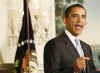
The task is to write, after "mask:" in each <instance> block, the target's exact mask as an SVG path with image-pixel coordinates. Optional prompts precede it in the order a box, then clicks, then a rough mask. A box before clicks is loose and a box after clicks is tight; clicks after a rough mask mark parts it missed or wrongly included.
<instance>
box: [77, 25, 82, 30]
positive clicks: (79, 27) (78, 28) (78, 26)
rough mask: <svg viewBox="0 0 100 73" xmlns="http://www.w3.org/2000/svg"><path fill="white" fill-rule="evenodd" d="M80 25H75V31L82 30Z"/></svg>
mask: <svg viewBox="0 0 100 73" xmlns="http://www.w3.org/2000/svg"><path fill="white" fill-rule="evenodd" d="M82 27H83V26H82V25H75V29H77V30H81V29H82Z"/></svg>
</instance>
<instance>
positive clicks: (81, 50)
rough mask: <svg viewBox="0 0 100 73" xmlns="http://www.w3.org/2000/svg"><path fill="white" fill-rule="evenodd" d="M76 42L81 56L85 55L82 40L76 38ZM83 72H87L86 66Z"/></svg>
mask: <svg viewBox="0 0 100 73" xmlns="http://www.w3.org/2000/svg"><path fill="white" fill-rule="evenodd" d="M75 42H76V50H77V52H78V54H79V56H80V57H84V52H83V49H82V47H81V44H80V40H79V39H75ZM82 73H86V67H85V68H84V69H83V70H82Z"/></svg>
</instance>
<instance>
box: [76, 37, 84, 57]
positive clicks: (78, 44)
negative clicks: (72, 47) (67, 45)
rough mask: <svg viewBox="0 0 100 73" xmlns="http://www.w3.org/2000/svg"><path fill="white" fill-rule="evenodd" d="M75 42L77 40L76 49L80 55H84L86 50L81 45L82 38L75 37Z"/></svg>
mask: <svg viewBox="0 0 100 73" xmlns="http://www.w3.org/2000/svg"><path fill="white" fill-rule="evenodd" d="M75 42H76V50H77V52H78V54H79V55H80V57H84V52H83V49H82V47H81V44H80V40H79V39H75Z"/></svg>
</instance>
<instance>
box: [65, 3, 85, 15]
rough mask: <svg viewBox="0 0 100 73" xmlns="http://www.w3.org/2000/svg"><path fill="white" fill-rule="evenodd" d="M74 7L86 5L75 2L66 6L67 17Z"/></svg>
mask: <svg viewBox="0 0 100 73" xmlns="http://www.w3.org/2000/svg"><path fill="white" fill-rule="evenodd" d="M74 7H80V8H83V9H85V8H84V6H83V5H81V4H73V5H71V6H69V7H68V8H66V10H65V14H64V16H65V17H68V16H69V14H70V12H71V9H72V8H74ZM85 10H86V9H85Z"/></svg>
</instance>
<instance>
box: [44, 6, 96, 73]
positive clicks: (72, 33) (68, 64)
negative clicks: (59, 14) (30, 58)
mask: <svg viewBox="0 0 100 73" xmlns="http://www.w3.org/2000/svg"><path fill="white" fill-rule="evenodd" d="M64 24H66V30H65V32H64V33H62V34H61V35H60V36H59V37H56V38H54V39H52V40H50V41H49V42H48V43H47V44H46V46H45V48H44V72H45V73H93V72H95V66H94V63H93V58H92V52H91V48H90V46H89V45H88V44H86V43H85V42H83V41H81V40H79V39H78V38H77V36H78V35H79V34H80V33H81V32H82V30H83V28H84V26H85V25H86V10H85V8H84V7H83V6H82V5H80V4H74V5H71V6H70V7H68V8H67V9H66V10H65V17H64Z"/></svg>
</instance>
